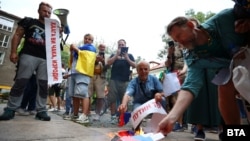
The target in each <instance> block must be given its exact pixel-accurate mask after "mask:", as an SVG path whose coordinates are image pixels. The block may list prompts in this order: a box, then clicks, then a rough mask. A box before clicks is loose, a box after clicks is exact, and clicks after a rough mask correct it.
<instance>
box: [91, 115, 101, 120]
mask: <svg viewBox="0 0 250 141" xmlns="http://www.w3.org/2000/svg"><path fill="white" fill-rule="evenodd" d="M92 119H93V121H100V116H99V115H97V114H96V115H94V116H93V118H92Z"/></svg>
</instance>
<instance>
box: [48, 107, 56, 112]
mask: <svg viewBox="0 0 250 141" xmlns="http://www.w3.org/2000/svg"><path fill="white" fill-rule="evenodd" d="M56 111H57V109H56V108H51V109H49V110H48V112H56Z"/></svg>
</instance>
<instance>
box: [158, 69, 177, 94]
mask: <svg viewBox="0 0 250 141" xmlns="http://www.w3.org/2000/svg"><path fill="white" fill-rule="evenodd" d="M164 75H165V78H164V80H163V84H162V85H163V91H164V95H165V96H166V97H167V96H169V95H171V94H173V93H174V92H176V91H178V90H180V88H181V85H180V82H179V79H178V77H177V73H168V74H164Z"/></svg>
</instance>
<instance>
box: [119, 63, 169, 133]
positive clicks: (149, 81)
mask: <svg viewBox="0 0 250 141" xmlns="http://www.w3.org/2000/svg"><path fill="white" fill-rule="evenodd" d="M136 71H137V73H138V76H137V77H135V78H133V79H132V80H131V81H130V82H129V84H128V86H127V88H126V91H125V94H124V96H123V99H122V103H121V104H120V105H119V106H118V112H120V113H124V112H127V110H128V103H129V101H130V100H131V99H133V110H134V109H136V108H137V107H139V106H141V105H143V104H144V103H146V102H147V101H149V100H151V99H153V98H154V99H155V101H156V102H160V103H161V105H162V107H163V108H164V109H165V107H166V105H167V104H166V100H165V97H164V93H163V88H162V84H161V82H160V81H159V79H158V78H157V77H155V76H153V75H150V74H149V71H150V65H149V63H148V62H146V61H140V62H139V63H138V64H137V65H136ZM139 129H140V124H139V125H138V126H137V127H136V128H135V131H137V130H139Z"/></svg>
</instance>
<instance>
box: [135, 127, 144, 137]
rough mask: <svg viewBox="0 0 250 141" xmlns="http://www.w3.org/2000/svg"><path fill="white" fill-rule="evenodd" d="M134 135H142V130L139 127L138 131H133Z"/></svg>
mask: <svg viewBox="0 0 250 141" xmlns="http://www.w3.org/2000/svg"><path fill="white" fill-rule="evenodd" d="M135 134H136V135H143V134H144V131H143V130H142V128H141V127H140V128H139V129H138V130H136V131H135Z"/></svg>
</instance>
